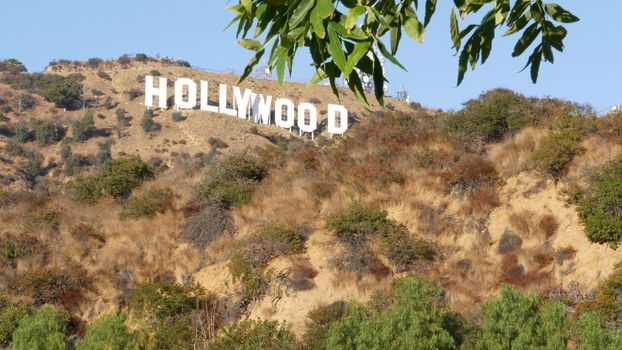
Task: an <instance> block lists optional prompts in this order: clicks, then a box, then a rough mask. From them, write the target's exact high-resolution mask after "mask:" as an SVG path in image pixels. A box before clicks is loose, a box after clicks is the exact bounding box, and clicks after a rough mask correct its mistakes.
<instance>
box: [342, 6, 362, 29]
mask: <svg viewBox="0 0 622 350" xmlns="http://www.w3.org/2000/svg"><path fill="white" fill-rule="evenodd" d="M364 13H365V7H363V6H356V7H355V8H353V9H351V10H350V11H349V12H348V15H347V16H346V29H347V30H348V31H349V30H351V29H352V28H353V27H354V26H355V25H356V23H357V22H358V20H359V17H361V15H362V14H364Z"/></svg>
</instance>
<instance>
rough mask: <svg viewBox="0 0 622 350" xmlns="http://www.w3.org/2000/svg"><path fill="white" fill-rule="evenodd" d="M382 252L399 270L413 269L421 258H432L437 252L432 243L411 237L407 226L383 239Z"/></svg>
mask: <svg viewBox="0 0 622 350" xmlns="http://www.w3.org/2000/svg"><path fill="white" fill-rule="evenodd" d="M382 253H383V254H384V255H385V256H386V257H387V258H388V259H389V260H390V261H391V263H393V265H394V266H395V268H396V270H397V272H403V271H408V270H412V269H413V267H414V266H415V264H416V263H417V262H419V261H421V260H432V259H434V255H435V254H436V252H435V249H434V247H433V246H432V244H430V243H428V242H426V241H424V240H422V239H418V238H414V237H411V236H410V234H409V233H408V231H407V230H406V228H405V227H401V229H397V230H394V231H393V232H391V233H390V234H389V235H388V236H387V237H386V238H385V239H384V240H383V241H382Z"/></svg>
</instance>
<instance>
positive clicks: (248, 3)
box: [240, 0, 253, 15]
mask: <svg viewBox="0 0 622 350" xmlns="http://www.w3.org/2000/svg"><path fill="white" fill-rule="evenodd" d="M240 4H241V5H242V6H243V7H244V10H246V13H247V14H249V15H250V14H251V13H252V12H253V1H252V0H240Z"/></svg>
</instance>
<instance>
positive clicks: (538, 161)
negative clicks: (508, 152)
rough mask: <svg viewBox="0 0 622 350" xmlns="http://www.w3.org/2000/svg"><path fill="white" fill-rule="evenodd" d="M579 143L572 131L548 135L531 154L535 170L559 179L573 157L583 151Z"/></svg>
mask: <svg viewBox="0 0 622 350" xmlns="http://www.w3.org/2000/svg"><path fill="white" fill-rule="evenodd" d="M579 141H580V136H579V135H578V134H577V133H576V132H574V131H572V130H564V131H559V132H553V133H551V134H549V135H548V136H547V137H545V138H544V139H542V140H541V141H540V143H539V144H538V147H537V148H536V149H535V151H534V152H533V161H534V163H535V166H536V168H537V169H539V170H540V171H542V172H544V173H546V174H548V175H550V176H551V177H553V178H554V179H556V180H557V179H560V178H561V177H562V176H564V175H565V174H566V172H567V171H568V167H569V166H570V163H571V162H572V160H573V159H574V157H575V156H577V155H581V154H582V153H583V152H584V151H585V149H584V148H583V147H582V146H581V145H580V143H579Z"/></svg>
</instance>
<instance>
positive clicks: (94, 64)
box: [86, 57, 104, 69]
mask: <svg viewBox="0 0 622 350" xmlns="http://www.w3.org/2000/svg"><path fill="white" fill-rule="evenodd" d="M102 63H104V60H102V59H101V58H99V57H91V58H89V59H88V60H87V61H86V65H87V67H89V68H91V69H97V68H98V67H99V65H100V64H102Z"/></svg>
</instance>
